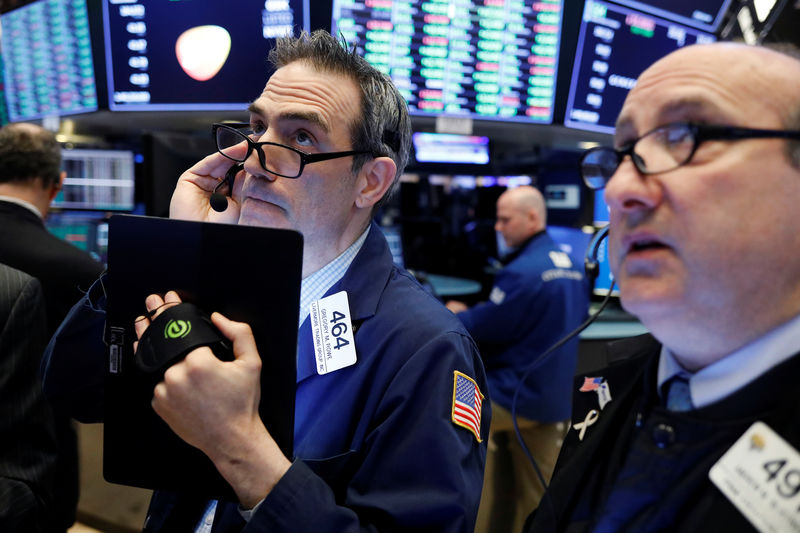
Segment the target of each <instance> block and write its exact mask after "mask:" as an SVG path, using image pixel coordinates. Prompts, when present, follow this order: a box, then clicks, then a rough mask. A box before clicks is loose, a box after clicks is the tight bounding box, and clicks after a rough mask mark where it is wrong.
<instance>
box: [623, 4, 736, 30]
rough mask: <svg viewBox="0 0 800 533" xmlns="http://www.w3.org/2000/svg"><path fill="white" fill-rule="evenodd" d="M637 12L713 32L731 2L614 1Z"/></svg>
mask: <svg viewBox="0 0 800 533" xmlns="http://www.w3.org/2000/svg"><path fill="white" fill-rule="evenodd" d="M615 1H616V2H617V3H618V4H622V5H625V6H628V7H631V8H633V9H637V10H639V11H644V12H646V13H651V14H653V15H657V16H659V17H664V18H666V19H670V20H674V21H676V22H681V23H683V24H687V25H689V26H693V27H695V28H698V29H701V30H706V31H715V30H716V29H717V28H718V27H719V25H720V22H721V21H722V18H723V16H724V15H725V13H726V12H727V10H728V6H729V5H730V3H731V0H615Z"/></svg>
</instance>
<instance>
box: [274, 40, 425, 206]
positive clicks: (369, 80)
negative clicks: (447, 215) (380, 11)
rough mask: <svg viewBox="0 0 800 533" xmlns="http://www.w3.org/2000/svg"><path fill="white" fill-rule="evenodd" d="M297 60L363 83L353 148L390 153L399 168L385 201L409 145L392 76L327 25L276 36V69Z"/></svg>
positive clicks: (358, 162)
mask: <svg viewBox="0 0 800 533" xmlns="http://www.w3.org/2000/svg"><path fill="white" fill-rule="evenodd" d="M297 61H301V62H307V63H308V64H309V65H311V66H312V67H314V68H316V69H318V70H320V71H323V72H330V73H334V74H340V75H343V76H346V77H349V78H351V79H352V80H353V81H355V82H356V84H357V85H358V86H359V88H360V89H361V114H360V116H359V117H357V118H356V121H355V123H353V124H350V135H351V143H352V147H353V150H366V151H369V152H371V153H372V154H373V155H375V156H386V157H390V158H392V160H393V161H394V162H395V165H396V166H397V172H396V174H395V177H394V181H393V183H392V186H391V187H390V188H389V190H388V191H387V193H386V194H385V195H384V196H383V199H381V201H380V202H379V203H378V205H376V206H375V208H376V209H377V207H378V206H380V205H381V204H383V203H384V202H385V201H386V199H388V198H389V196H390V195H391V194H392V192H393V191H394V190H395V189H396V188H397V183H398V181H399V178H400V175H401V174H402V173H403V170H404V169H405V167H406V164H407V163H408V157H409V153H410V150H411V119H410V118H409V116H408V107H407V104H406V101H405V100H404V99H403V97H402V95H401V94H400V92H399V91H398V90H397V88H396V87H395V86H394V84H393V83H392V81H391V79H390V78H389V77H388V76H386V75H385V74H383V73H381V72H380V71H379V70H377V69H376V68H375V67H373V66H372V65H370V64H369V63H368V62H367V61H366V60H365V59H364V58H363V57H361V56H359V55H358V54H357V53H356V50H355V47H352V48H350V47H348V44H347V42H346V41H345V40H344V38H342V39H341V40H339V39H337V38H336V37H334V36H332V35H331V34H329V33H328V32H326V31H322V30H318V31H315V32H313V33H310V34H309V33H306V32H302V33H301V34H300V36H299V37H296V38H295V37H284V38H280V39H278V40H277V43H276V44H275V46H274V47H273V48H272V50H270V53H269V62H270V63H271V64H272V66H273V67H274V68H275V69H279V68H281V67H285V66H287V65H289V64H290V63H294V62H297ZM369 159H370V157H369V156H368V155H366V154H365V155H359V156H356V157H354V159H353V172H354V173H355V172H358V171H359V170H361V167H362V166H363V165H364V163H365V162H367V161H368V160H369Z"/></svg>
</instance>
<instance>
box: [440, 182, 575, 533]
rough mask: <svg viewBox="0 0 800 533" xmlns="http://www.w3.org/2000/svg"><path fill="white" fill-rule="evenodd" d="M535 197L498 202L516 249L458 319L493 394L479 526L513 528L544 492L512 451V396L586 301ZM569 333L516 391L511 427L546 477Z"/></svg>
mask: <svg viewBox="0 0 800 533" xmlns="http://www.w3.org/2000/svg"><path fill="white" fill-rule="evenodd" d="M546 228H547V209H546V206H545V201H544V198H543V197H542V194H541V193H540V192H539V191H538V190H537V189H536V188H534V187H531V186H523V187H517V188H513V189H509V190H507V191H505V192H504V193H503V194H502V195H500V197H499V198H498V200H497V223H496V224H495V229H496V230H497V231H498V232H500V233H501V234H502V236H503V239H504V240H505V242H506V244H507V245H508V246H509V247H511V248H512V249H513V250H514V251H513V253H511V254H510V255H509V256H508V257H506V258H505V263H506V266H505V267H504V268H503V269H502V270H500V271H499V272H498V273H497V276H496V278H495V281H494V286H493V288H492V291H491V293H490V295H489V300H488V301H487V302H483V303H480V304H478V305H475V306H474V307H472V308H469V309H467V308H466V306H465V305H464V304H463V303H461V302H456V301H450V302H448V303H447V307H448V308H449V309H450V310H451V311H454V312H456V313H457V315H456V316H458V318H460V319H461V321H462V322H463V323H464V325H465V326H466V327H467V330H468V331H469V332H470V334H471V335H472V337H473V338H474V339H475V341H476V342H477V343H478V346H479V348H480V351H481V357H482V358H483V362H484V365H485V366H486V373H487V377H488V380H489V394H490V395H491V398H492V425H491V428H490V435H491V437H490V443H489V455H488V456H487V468H486V474H487V477H486V480H485V489H484V493H483V501H482V502H481V511H480V513H479V518H478V522H479V529H487V530H488V531H497V532H506V531H519V530H520V529H521V527H522V524H523V522H524V520H525V517H526V516H527V515H528V513H530V510H531V509H532V508H533V507H535V505H536V504H537V503H538V501H539V498H541V495H542V493H543V492H544V487H543V486H542V484H541V482H540V481H539V479H538V476H537V474H536V471H535V470H534V468H533V466H532V465H531V464H530V461H529V460H528V458H527V457H526V455H525V454H524V452H523V450H522V447H521V446H520V445H519V443H518V441H517V438H516V434H515V432H514V429H513V425H512V421H511V409H512V402H513V399H514V394H515V391H516V390H517V388H518V385H519V384H520V380H521V379H522V378H523V375H525V373H526V372H527V371H528V369H529V367H530V365H531V364H532V363H534V361H536V359H537V357H538V356H539V355H540V354H542V353H543V352H544V351H545V350H547V349H548V348H549V347H550V346H552V345H553V344H555V343H556V342H557V341H558V340H559V339H560V338H561V337H563V336H564V335H566V334H567V333H568V332H570V331H572V330H573V329H575V328H576V327H577V326H578V325H579V324H580V323H581V321H583V319H584V318H585V317H586V313H587V309H588V305H589V301H588V298H589V295H588V288H587V286H586V282H585V280H584V275H583V272H582V269H583V265H573V264H572V262H571V260H570V258H569V255H567V254H566V253H565V252H563V251H561V250H560V249H559V247H558V245H557V244H556V243H555V242H554V241H553V239H552V238H550V236H549V235H548V234H547V231H546ZM577 354H578V339H577V337H576V338H574V339H572V340H570V341H569V342H567V343H566V344H565V345H564V346H563V347H561V348H559V349H558V350H556V351H554V352H553V353H551V354H549V355H547V356H546V357H545V358H544V359H543V360H542V361H541V363H537V364H539V366H537V367H536V368H535V369H533V370H532V371H531V373H530V375H529V376H528V377H527V379H526V380H525V383H524V385H522V387H521V389H520V393H519V399H518V404H517V414H518V418H517V420H518V424H519V428H520V431H521V433H522V435H523V438H524V439H525V442H526V444H527V447H528V448H529V449H530V451H531V453H532V455H533V457H534V459H535V460H536V462H537V466H538V467H539V469H540V470H541V471H542V474H543V475H544V477H545V478H547V479H549V477H550V474H551V473H552V470H553V467H554V466H555V461H556V457H557V456H558V451H559V448H560V445H561V440H562V439H563V437H564V434H565V433H566V430H567V425H566V421H567V419H568V418H569V414H570V398H571V394H572V393H571V384H572V379H573V375H574V373H575V363H576V359H577Z"/></svg>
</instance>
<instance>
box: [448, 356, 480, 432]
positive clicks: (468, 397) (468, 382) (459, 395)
mask: <svg viewBox="0 0 800 533" xmlns="http://www.w3.org/2000/svg"><path fill="white" fill-rule="evenodd" d="M482 405H483V394H481V391H480V389H479V388H478V385H477V383H475V381H474V380H473V379H472V378H471V377H469V376H467V375H466V374H462V373H461V372H459V371H458V370H456V371H454V372H453V410H452V420H453V423H454V424H455V425H457V426H461V427H463V428H467V429H468V430H470V431H471V432H472V434H473V435H475V438H476V439H478V442H481V406H482Z"/></svg>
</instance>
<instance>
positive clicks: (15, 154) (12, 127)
mask: <svg viewBox="0 0 800 533" xmlns="http://www.w3.org/2000/svg"><path fill="white" fill-rule="evenodd" d="M60 174H61V148H60V146H59V144H58V141H56V138H55V135H53V134H52V133H51V132H49V131H47V130H46V129H44V128H41V127H39V126H34V125H33V124H27V123H16V124H8V125H6V126H4V127H3V128H0V183H20V182H31V181H34V180H36V179H37V178H39V179H41V180H42V186H44V187H50V186H52V185H55V184H56V183H58V180H59V177H60Z"/></svg>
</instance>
